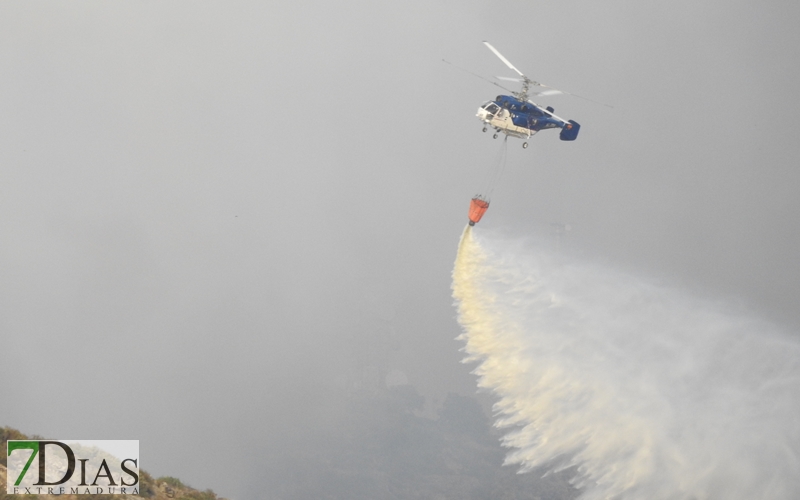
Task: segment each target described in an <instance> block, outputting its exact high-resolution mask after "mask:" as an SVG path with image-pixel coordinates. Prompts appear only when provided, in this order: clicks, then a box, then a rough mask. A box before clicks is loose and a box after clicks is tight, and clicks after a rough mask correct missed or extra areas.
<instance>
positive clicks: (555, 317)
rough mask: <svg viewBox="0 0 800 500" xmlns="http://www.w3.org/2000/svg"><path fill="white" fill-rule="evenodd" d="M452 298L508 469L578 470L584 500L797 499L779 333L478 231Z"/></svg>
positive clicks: (790, 394)
mask: <svg viewBox="0 0 800 500" xmlns="http://www.w3.org/2000/svg"><path fill="white" fill-rule="evenodd" d="M453 296H454V297H455V299H456V305H457V308H458V318H459V322H460V323H461V325H462V327H463V334H462V335H461V336H460V337H459V339H461V340H463V341H464V342H465V343H466V345H465V347H464V351H465V352H466V353H467V358H466V360H465V361H469V362H477V363H478V365H477V368H476V369H475V373H476V374H477V375H478V377H479V379H478V384H479V386H480V387H482V388H486V389H490V390H491V391H493V392H494V393H495V394H496V396H497V397H498V401H497V403H496V404H495V412H496V415H497V423H496V425H497V426H498V427H502V428H508V429H509V431H508V433H507V434H506V435H505V437H504V438H503V442H504V444H505V445H506V446H508V447H510V448H513V450H512V451H511V452H510V453H509V455H508V457H507V460H506V462H507V463H508V464H518V465H519V466H520V467H521V470H522V471H530V470H532V469H534V468H540V467H541V469H539V470H541V472H545V471H549V470H562V469H566V468H570V467H572V469H571V470H573V471H574V474H575V475H574V479H573V484H574V485H575V486H576V487H578V488H580V490H581V498H582V499H648V500H652V499H675V500H677V499H687V500H689V499H692V500H695V499H696V500H701V499H703V500H705V499H708V500H711V499H720V500H736V499H748V500H750V499H756V498H760V499H796V498H800V461H799V460H798V455H799V452H800V344H798V343H797V342H796V341H795V340H793V339H791V338H788V337H785V336H783V335H782V334H781V333H780V332H779V331H778V329H777V328H776V327H774V326H772V325H770V324H768V323H766V322H763V321H758V320H755V319H752V318H747V317H745V316H743V315H741V314H736V313H732V312H730V311H727V310H726V309H725V308H723V307H722V306H720V305H716V304H713V303H710V302H706V301H702V300H699V299H696V298H690V297H684V296H682V295H681V294H679V293H678V292H677V291H674V290H668V289H664V288H660V287H658V286H654V285H650V284H647V283H644V282H642V281H640V280H637V279H635V278H632V277H630V276H626V275H624V274H621V273H616V272H614V271H610V270H605V269H602V268H599V267H596V266H590V265H579V264H570V265H564V264H558V263H556V262H555V261H554V260H553V258H552V257H548V256H547V255H545V254H533V255H528V254H526V252H525V250H524V249H523V247H522V246H521V245H519V244H516V243H512V242H509V241H503V240H502V239H497V240H495V239H492V240H489V239H482V238H478V237H477V236H476V235H475V234H474V231H472V230H471V229H470V228H469V227H468V228H467V229H466V230H465V232H464V234H463V236H462V240H461V243H460V245H459V252H458V257H457V259H456V266H455V269H454V271H453Z"/></svg>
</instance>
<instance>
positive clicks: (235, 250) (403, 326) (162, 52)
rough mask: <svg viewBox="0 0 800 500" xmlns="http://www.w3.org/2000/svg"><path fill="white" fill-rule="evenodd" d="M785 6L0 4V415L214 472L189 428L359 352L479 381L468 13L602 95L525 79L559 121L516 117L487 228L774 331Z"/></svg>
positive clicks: (792, 32) (262, 438) (189, 472)
mask: <svg viewBox="0 0 800 500" xmlns="http://www.w3.org/2000/svg"><path fill="white" fill-rule="evenodd" d="M798 14H800V6H798V5H797V3H796V2H789V1H768V2H755V1H725V2H723V1H709V2H699V3H698V2H694V1H688V0H678V1H672V2H658V3H655V2H646V3H643V2H634V1H608V2H592V1H577V2H555V1H553V2H530V1H525V2H522V1H519V2H512V1H491V2H488V1H460V2H455V1H451V0H445V1H417V0H412V1H409V2H393V3H390V2H366V1H345V2H333V3H332V2H305V3H301V2H225V3H221V2H204V1H191V2H187V1H181V2H178V1H173V2H155V1H137V2H125V1H122V2H75V1H69V2H66V1H62V2H46V3H45V2H35V3H32V2H20V1H15V2H12V1H5V2H2V3H0V67H2V68H3V70H2V72H0V89H2V92H0V333H2V339H3V347H4V353H5V355H4V362H3V363H2V365H0V376H2V378H3V380H5V381H6V383H4V384H3V388H2V389H0V400H2V401H4V404H3V405H2V407H1V408H0V423H2V424H5V425H11V426H14V427H17V428H19V429H21V430H23V431H25V432H30V433H38V434H43V435H46V436H50V437H55V438H59V437H79V438H86V439H138V440H140V448H141V457H142V466H143V468H144V469H146V470H150V471H151V472H153V473H154V474H156V475H164V474H169V475H175V476H178V477H180V478H181V479H183V480H185V481H186V482H187V483H189V484H192V485H194V486H197V487H200V488H209V487H210V488H213V489H215V490H217V491H219V492H220V493H222V494H227V495H235V494H236V492H237V489H236V488H237V486H236V484H237V483H236V478H235V477H234V478H232V477H233V476H231V475H228V474H221V473H216V471H217V466H216V465H215V464H214V463H211V462H209V461H208V460H207V458H208V457H207V456H205V455H204V454H203V453H204V450H205V448H204V446H205V445H204V443H201V442H200V440H201V439H206V438H208V437H209V436H220V429H235V430H236V433H235V435H233V436H232V437H231V438H230V439H229V440H226V441H225V442H224V443H222V444H221V445H220V446H221V450H222V451H221V453H223V452H225V451H227V450H230V453H229V454H228V456H233V454H234V450H236V449H238V448H237V447H238V446H240V444H241V443H242V442H249V441H248V440H250V439H252V440H255V441H256V442H258V443H259V444H260V445H263V446H273V445H276V443H279V442H280V441H281V440H282V439H288V438H286V436H287V435H291V434H292V432H294V431H295V430H298V429H307V428H315V427H318V426H324V423H325V415H326V414H327V412H328V411H330V408H331V407H332V406H335V401H334V402H331V401H330V398H329V397H327V396H328V395H329V394H330V393H331V389H330V384H334V382H332V381H335V380H338V379H340V378H343V377H347V376H348V375H347V374H348V373H349V372H351V371H352V370H354V369H355V368H354V367H359V366H363V365H365V364H366V365H380V366H383V367H386V368H387V369H397V370H401V371H402V372H403V373H405V374H406V375H407V376H408V379H409V381H410V382H411V383H412V384H413V385H414V386H415V387H417V388H418V389H419V390H420V392H421V393H423V394H424V395H425V396H426V397H427V398H428V404H429V406H430V407H431V408H435V407H436V405H437V401H439V402H440V401H441V399H442V398H443V397H444V395H445V394H446V393H447V392H460V393H464V394H471V393H472V392H473V391H474V379H473V378H472V376H470V375H469V369H470V368H469V367H468V366H464V365H461V364H460V363H459V359H460V358H461V354H459V353H458V348H459V347H460V345H459V344H458V343H457V342H455V341H453V338H454V337H455V336H456V335H457V334H458V332H459V328H458V326H457V324H456V322H455V320H454V315H455V312H454V310H453V307H452V298H451V297H450V273H451V270H452V264H453V260H454V257H455V250H456V244H457V242H458V236H459V234H460V232H461V230H462V228H463V226H464V224H465V223H466V220H467V219H466V215H467V206H468V202H469V198H470V197H471V196H472V195H473V194H474V191H475V189H476V188H477V186H478V183H479V181H480V180H481V178H482V177H483V174H484V172H485V170H486V169H488V168H490V167H491V163H492V161H493V160H494V158H495V157H496V155H497V152H498V148H499V146H500V144H499V141H493V140H492V139H491V137H490V136H489V135H488V134H482V133H481V131H480V129H481V125H480V123H479V121H478V120H477V119H476V118H475V116H474V114H475V111H476V109H477V107H478V105H480V104H481V103H482V102H483V101H485V100H488V99H491V98H493V97H494V96H495V95H497V94H498V92H497V91H498V89H497V88H496V87H493V86H491V85H489V84H488V83H486V82H483V81H481V80H479V79H477V78H473V77H470V76H469V75H466V74H464V73H462V72H460V71H458V70H456V69H454V68H453V67H451V66H448V65H445V64H443V63H442V62H441V59H442V58H445V59H447V60H449V61H451V62H453V63H456V64H459V65H460V66H463V67H466V68H468V69H470V70H472V71H474V72H477V73H480V74H483V75H486V76H492V75H506V76H510V75H508V73H509V70H508V69H507V68H506V67H505V66H503V64H502V63H501V62H500V61H499V60H498V59H497V58H495V56H493V55H492V54H491V53H490V52H489V51H488V50H486V48H485V47H484V46H483V45H482V44H481V43H480V42H481V41H482V40H489V41H491V42H492V43H493V44H494V46H495V47H497V48H498V49H499V50H500V51H501V52H502V53H503V54H504V55H505V56H506V57H507V58H509V59H510V60H511V61H512V62H513V63H514V64H515V65H516V66H517V67H518V68H520V69H521V70H522V71H523V72H525V73H526V74H527V75H528V76H530V77H532V78H534V79H537V80H540V81H543V82H545V83H548V84H550V85H553V86H555V87H558V88H562V89H564V90H567V91H570V92H574V93H576V94H579V95H585V96H588V97H591V98H593V99H597V100H601V101H604V102H609V103H611V104H613V105H614V108H613V109H609V108H606V107H603V106H598V105H595V104H592V103H590V102H586V101H582V100H580V99H577V98H572V97H568V96H558V97H552V98H549V99H547V100H546V101H545V100H544V99H542V100H541V103H543V104H548V105H553V106H554V107H555V110H556V113H557V114H559V116H563V117H565V118H568V119H575V120H576V121H578V122H580V123H581V125H582V129H581V135H580V137H579V138H578V140H577V141H576V142H574V143H565V142H561V141H559V140H558V134H557V133H556V132H552V131H551V132H549V133H548V132H542V133H541V134H539V135H537V136H536V137H534V138H533V140H532V141H531V147H530V148H528V149H527V150H524V151H523V150H522V148H521V147H520V144H521V142H520V141H516V140H513V141H511V142H510V143H509V163H508V167H507V171H506V172H505V175H504V178H503V180H502V182H501V183H500V185H499V186H498V187H497V189H496V191H495V193H494V197H493V204H492V206H491V208H490V209H489V211H488V213H487V215H486V217H485V218H484V220H483V222H481V224H482V225H486V226H492V227H497V228H504V229H505V230H506V231H507V232H508V233H510V234H520V235H537V234H538V235H540V236H541V237H543V238H545V237H548V235H549V233H548V231H549V225H550V224H551V223H553V222H560V223H568V224H570V225H571V227H572V231H571V232H570V233H569V234H568V235H567V238H566V240H565V242H564V247H565V249H566V250H567V251H569V252H574V253H578V254H580V255H581V257H582V258H584V259H587V260H590V261H592V262H597V263H603V264H607V265H610V266H613V267H617V268H622V269H624V270H626V271H630V272H635V273H638V274H641V275H643V276H648V277H651V278H652V279H653V280H656V281H664V282H668V283H669V284H670V285H675V286H679V287H683V288H684V289H687V290H691V291H692V292H693V293H700V294H702V295H704V296H706V297H709V298H711V299H719V300H726V301H732V302H733V303H734V304H736V305H737V307H740V308H742V309H746V310H749V311H752V312H753V313H754V314H755V315H757V316H759V317H762V318H764V319H766V320H768V321H774V322H776V323H779V324H781V325H783V327H784V328H785V329H786V330H787V331H790V332H796V331H797V328H798V326H800V313H799V312H798V310H800V309H798V307H797V302H798V297H800V293H799V292H800V290H799V287H800V285H799V283H800V265H798V263H797V255H798V250H799V249H800V227H799V226H800V222H799V221H798V215H797V214H798V213H800V197H798V196H797V193H796V191H797V189H798V186H800V172H798V169H797V164H798V158H800V142H798V141H797V139H796V137H797V135H798V129H800V126H798V124H797V123H798V122H797V118H796V117H797V116H798V113H800V109H798V108H800V106H799V105H798V104H799V103H800V100H798V98H797V96H796V93H795V87H796V85H795V83H796V81H797V77H798V73H800V72H799V71H798V65H800V58H798V56H797V49H796V47H798V46H800V31H798V30H797V28H796V26H797V21H798ZM387 346H389V347H387ZM31 360H35V364H34V363H33V362H32V361H31ZM326 384H327V385H326ZM222 435H224V433H222ZM220 439H223V438H222V437H220ZM234 468H236V470H239V471H240V473H241V474H246V472H244V469H243V467H238V466H236V467H234Z"/></svg>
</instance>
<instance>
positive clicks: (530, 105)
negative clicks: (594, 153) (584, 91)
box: [445, 41, 607, 148]
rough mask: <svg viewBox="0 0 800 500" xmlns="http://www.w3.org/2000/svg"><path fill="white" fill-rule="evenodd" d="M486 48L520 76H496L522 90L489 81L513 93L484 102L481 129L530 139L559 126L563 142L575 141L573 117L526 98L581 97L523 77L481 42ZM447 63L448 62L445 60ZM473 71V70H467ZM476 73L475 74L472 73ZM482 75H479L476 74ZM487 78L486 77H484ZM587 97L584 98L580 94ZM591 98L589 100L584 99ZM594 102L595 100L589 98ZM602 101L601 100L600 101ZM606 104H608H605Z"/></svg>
mask: <svg viewBox="0 0 800 500" xmlns="http://www.w3.org/2000/svg"><path fill="white" fill-rule="evenodd" d="M483 43H484V45H486V46H487V47H488V48H489V50H491V51H492V52H493V53H494V54H495V55H496V56H497V57H499V58H500V60H501V61H503V63H505V65H506V66H508V67H509V68H511V69H512V70H514V71H515V72H516V73H517V74H518V75H519V78H508V77H502V76H498V77H497V78H498V79H500V80H507V81H514V82H519V83H521V84H522V90H520V91H519V92H514V91H512V90H509V89H506V88H505V87H503V86H502V85H499V84H497V83H495V82H493V81H491V80H487V81H489V83H492V84H494V85H496V86H498V87H500V88H502V89H503V90H506V91H508V92H511V94H512V95H499V96H497V98H496V99H495V100H493V101H486V102H485V103H483V104H482V105H481V106H480V107H479V108H478V113H477V115H476V116H477V117H478V118H479V119H480V120H481V121H482V122H483V124H484V125H483V131H484V132H486V131H487V130H489V128H493V129H494V130H495V132H494V135H493V138H494V139H497V137H498V135H499V134H501V133H502V134H506V136H512V137H518V138H520V139H530V138H531V136H532V135H533V134H535V133H536V132H539V131H540V130H545V129H551V128H560V129H561V134H560V139H561V140H562V141H574V140H575V139H577V138H578V132H579V131H580V129H581V126H580V124H579V123H578V122H576V121H575V120H565V119H563V118H561V117H559V116H556V115H555V113H554V112H553V111H554V109H553V108H552V107H551V106H547V107H542V106H539V105H538V104H536V103H535V102H533V101H531V100H530V99H529V96H531V95H533V96H549V95H556V94H568V95H573V96H575V97H581V96H578V95H575V94H570V93H569V92H564V91H563V90H558V89H555V88H553V87H550V86H548V85H544V84H542V83H539V82H537V81H534V80H531V79H530V78H528V77H527V76H525V75H524V74H523V73H522V72H521V71H520V70H518V69H517V68H516V67H514V65H513V64H511V62H510V61H509V60H508V59H506V58H505V57H503V54H501V53H500V52H499V51H498V50H497V49H496V48H494V47H493V46H492V44H490V43H489V42H486V41H484V42H483ZM445 62H447V61H445ZM469 73H472V72H469ZM472 74H473V75H475V73H472ZM475 76H478V77H479V78H483V77H481V76H480V75H475ZM483 79H484V80H486V79H485V78H483ZM532 86H533V87H539V88H541V89H542V90H540V91H532V90H531V87H532ZM581 98H582V99H586V98H585V97H581ZM587 100H589V101H591V99H587ZM592 102H596V101H592ZM599 104H602V103H599ZM606 106H607V105H606ZM522 147H523V148H527V147H528V142H527V141H525V142H523V143H522Z"/></svg>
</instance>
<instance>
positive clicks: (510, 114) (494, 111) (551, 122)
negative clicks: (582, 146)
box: [477, 95, 580, 141]
mask: <svg viewBox="0 0 800 500" xmlns="http://www.w3.org/2000/svg"><path fill="white" fill-rule="evenodd" d="M477 117H478V118H480V120H481V121H483V122H484V123H485V124H486V125H488V126H490V127H493V128H494V129H495V130H497V131H498V132H502V133H504V134H506V135H510V136H513V137H519V138H523V139H527V138H529V137H530V136H532V135H533V134H535V133H536V132H538V131H540V130H544V129H549V128H560V129H561V140H563V141H574V140H575V139H576V138H577V137H578V130H579V129H580V125H578V123H576V122H575V121H573V120H563V119H561V118H559V117H557V116H555V115H554V114H553V108H550V107H548V108H542V107H539V106H538V105H536V104H534V103H532V102H530V101H522V100H520V99H517V98H516V97H513V96H508V95H499V96H497V98H496V99H495V100H494V101H487V102H485V103H483V104H482V105H481V107H480V108H478V114H477Z"/></svg>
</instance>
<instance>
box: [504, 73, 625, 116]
mask: <svg viewBox="0 0 800 500" xmlns="http://www.w3.org/2000/svg"><path fill="white" fill-rule="evenodd" d="M495 78H497V79H498V80H505V81H508V82H524V81H525V80H523V79H522V78H511V77H508V76H496V77H495ZM530 83H531V84H533V85H536V86H537V87H542V88H544V89H547V90H542V91H540V92H530V93H531V94H533V95H544V96H547V95H558V94H564V95H571V96H572V97H577V98H578V99H584V100H586V101H589V102H593V103H595V104H600V105H602V106H605V107H607V108H612V109H613V108H614V106H612V105H610V104H606V103H604V102H600V101H595V100H594V99H589V98H588V97H583V96H582V95H578V94H573V93H572V92H567V91H566V90H558V89H557V88H555V87H551V86H550V85H545V84H543V83H539V82H530Z"/></svg>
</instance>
